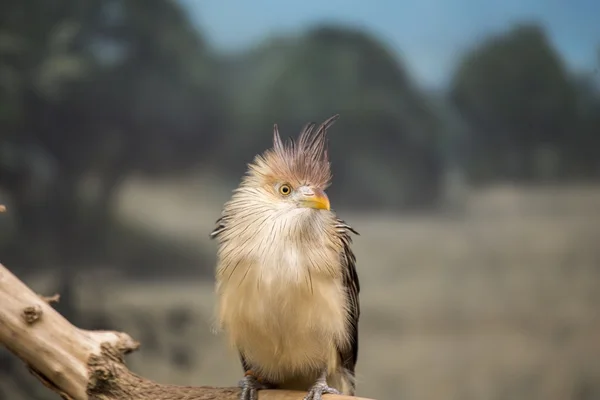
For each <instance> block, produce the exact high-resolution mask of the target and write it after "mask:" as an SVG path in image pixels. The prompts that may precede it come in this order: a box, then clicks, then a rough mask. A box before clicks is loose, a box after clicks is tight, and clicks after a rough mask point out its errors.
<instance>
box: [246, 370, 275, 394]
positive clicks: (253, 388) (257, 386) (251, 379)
mask: <svg viewBox="0 0 600 400" xmlns="http://www.w3.org/2000/svg"><path fill="white" fill-rule="evenodd" d="M238 387H239V388H241V389H242V391H241V392H240V400H258V391H259V390H263V389H271V385H269V384H268V383H266V382H263V381H262V380H261V379H260V378H258V377H256V376H254V374H253V373H252V371H248V372H246V375H245V376H244V379H242V380H241V381H239V382H238Z"/></svg>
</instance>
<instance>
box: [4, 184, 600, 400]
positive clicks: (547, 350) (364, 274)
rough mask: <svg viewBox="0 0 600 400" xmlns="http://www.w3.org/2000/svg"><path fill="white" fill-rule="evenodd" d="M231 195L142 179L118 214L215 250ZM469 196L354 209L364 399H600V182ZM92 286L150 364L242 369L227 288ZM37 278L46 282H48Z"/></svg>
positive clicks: (214, 373) (180, 376)
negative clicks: (225, 329) (446, 209)
mask: <svg viewBox="0 0 600 400" xmlns="http://www.w3.org/2000/svg"><path fill="white" fill-rule="evenodd" d="M206 187H211V192H210V193H207V192H206V189H203V188H206ZM228 190H229V189H227V188H222V187H219V186H215V185H210V186H209V185H203V183H202V182H197V183H196V184H194V185H191V184H189V183H185V184H182V183H169V184H161V185H158V184H149V183H143V182H135V183H131V184H129V185H128V186H127V187H126V188H125V190H124V191H123V193H122V196H121V201H120V205H119V212H120V213H121V215H122V216H123V217H124V218H127V220H128V221H130V222H131V223H132V224H139V225H144V226H147V227H149V228H151V229H152V230H154V231H155V232H156V233H157V234H160V235H167V236H169V237H171V238H173V239H175V240H178V241H181V243H183V244H184V245H185V246H188V247H192V248H195V249H197V251H198V252H199V253H202V254H206V253H208V254H211V253H214V251H215V244H214V243H212V242H210V241H209V240H208V237H207V233H208V232H209V231H210V229H211V228H212V224H213V222H214V220H215V219H216V217H217V216H218V215H219V212H220V204H221V203H222V201H224V200H225V199H226V198H227V196H228V194H229V193H228ZM465 201H466V206H465V210H464V214H461V215H444V214H438V215H419V216H399V215H389V214H388V215H384V214H373V213H369V214H367V213H350V212H344V211H343V210H340V211H339V214H340V215H341V216H342V217H343V218H344V219H345V220H346V221H347V222H349V223H350V224H352V225H353V226H354V227H355V228H356V229H357V230H359V231H360V233H361V236H359V237H357V238H356V239H355V249H356V254H357V258H358V268H359V275H360V278H361V280H362V292H361V303H362V319H361V324H360V354H359V363H358V368H357V374H358V394H359V395H362V396H365V397H371V398H375V399H379V400H384V399H402V400H442V399H443V400H534V399H539V400H596V399H600V187H564V188H535V189H522V188H513V187H510V186H504V187H495V188H493V189H487V190H481V191H477V192H474V193H471V194H469V195H468V196H467V198H466V199H465ZM334 206H335V204H334ZM212 267H213V266H212V265H209V266H198V268H208V269H211V268H212ZM165 268H169V265H165ZM107 279H108V278H107ZM80 280H81V285H80V293H79V296H80V301H79V303H80V304H81V307H82V309H83V310H87V311H89V312H102V311H105V312H106V313H107V315H108V318H109V319H108V321H109V322H110V325H111V327H112V328H116V329H120V330H125V331H127V332H129V333H131V334H132V335H133V336H134V337H136V338H137V339H139V340H141V341H142V348H141V350H140V352H138V353H137V354H134V355H132V356H131V357H130V358H129V365H130V366H131V368H132V369H133V370H135V371H136V372H138V373H140V374H143V375H146V376H148V377H151V378H154V379H156V380H158V381H161V382H172V383H178V384H194V385H202V384H204V385H233V384H235V382H237V380H238V379H239V377H240V376H241V372H242V371H241V369H240V366H239V363H238V359H237V355H236V354H235V353H234V352H232V351H230V350H228V349H227V348H226V347H225V346H224V344H223V342H222V340H221V338H220V337H219V336H217V335H215V334H213V333H212V332H211V324H212V308H213V304H214V298H213V294H212V282H210V281H191V280H186V281H182V280H176V279H173V280H169V281H164V282H148V281H134V282H131V281H130V282H124V281H122V280H117V279H115V280H114V282H112V281H111V280H106V281H103V283H102V285H100V284H98V282H99V280H98V276H97V275H96V276H83V275H82V276H81V279H80ZM30 283H31V284H32V285H33V286H34V287H35V288H36V289H37V290H39V291H43V290H44V286H45V284H44V283H43V282H42V280H41V278H40V282H30ZM46 284H49V283H48V282H46ZM48 290H50V289H48ZM0 379H4V378H1V375H0ZM2 385H10V382H6V381H4V382H0V388H1V387H2ZM0 397H1V396H0ZM11 400H18V397H14V398H13V397H11Z"/></svg>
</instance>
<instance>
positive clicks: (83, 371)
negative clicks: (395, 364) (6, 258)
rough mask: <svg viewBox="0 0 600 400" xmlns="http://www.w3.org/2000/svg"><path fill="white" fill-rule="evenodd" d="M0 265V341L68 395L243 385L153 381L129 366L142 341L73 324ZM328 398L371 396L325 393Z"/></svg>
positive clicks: (216, 391) (217, 394)
mask: <svg viewBox="0 0 600 400" xmlns="http://www.w3.org/2000/svg"><path fill="white" fill-rule="evenodd" d="M57 300H58V298H57V296H52V297H43V296H40V295H37V294H36V293H34V292H33V291H32V290H31V289H30V288H28V287H27V286H26V285H25V284H24V283H23V282H21V281H20V280H19V279H18V278H17V277H16V276H15V275H13V274H12V273H11V272H10V271H9V270H8V269H6V268H5V267H4V266H3V265H2V264H0V344H3V345H4V346H6V347H7V348H8V350H10V351H11V352H12V353H14V354H15V355H16V356H17V357H19V358H20V359H21V360H23V361H24V362H25V364H26V365H27V366H28V367H29V369H30V371H31V372H32V373H33V374H34V375H35V376H36V377H37V378H38V379H39V380H40V381H42V383H43V384H44V385H46V386H47V387H48V388H50V389H51V390H53V391H55V392H57V393H59V394H60V395H61V397H62V398H63V399H65V400H88V399H89V400H117V399H119V400H124V399H129V400H184V399H185V400H211V399H214V400H217V399H218V400H237V397H238V393H239V389H237V388H218V387H207V386H203V387H193V386H175V385H166V384H159V383H156V382H152V381H150V380H148V379H145V378H142V377H140V376H138V375H136V374H134V373H132V372H131V371H129V370H128V369H127V367H126V366H125V363H124V355H125V354H127V353H129V352H131V351H134V350H136V349H137V348H138V347H139V343H138V342H136V341H135V340H133V339H132V338H131V337H130V336H129V335H128V334H126V333H121V332H112V331H87V330H83V329H79V328H77V327H75V326H73V325H72V324H71V323H70V322H69V321H67V320H66V319H65V318H64V317H63V316H62V315H60V314H59V313H58V312H56V311H55V310H54V309H53V308H52V307H51V306H50V303H52V302H54V301H57ZM304 395H305V393H303V392H296V391H284V390H261V391H259V399H260V400H301V399H302V398H303V396H304ZM324 397H325V399H328V400H368V399H360V398H358V397H351V396H336V395H326V396H324Z"/></svg>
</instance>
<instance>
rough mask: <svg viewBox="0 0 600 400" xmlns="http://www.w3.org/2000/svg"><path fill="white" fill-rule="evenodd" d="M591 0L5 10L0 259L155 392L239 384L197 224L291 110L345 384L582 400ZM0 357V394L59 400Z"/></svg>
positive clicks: (597, 113) (590, 257)
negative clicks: (313, 184)
mask: <svg viewBox="0 0 600 400" xmlns="http://www.w3.org/2000/svg"><path fill="white" fill-rule="evenodd" d="M598 16H600V3H595V2H592V1H591V0H574V1H572V2H568V3H567V2H565V1H559V0H550V1H542V0H530V1H504V2H491V1H480V2H474V1H470V0H451V1H439V0H438V1H434V0H422V1H416V0H408V1H404V2H396V1H393V0H387V1H386V0H379V1H372V2H368V1H360V0H328V1H326V2H325V1H317V0H305V1H302V2H277V1H268V0H253V1H245V2H242V1H237V2H236V1H225V0H180V1H166V0H144V1H132V0H130V1H126V0H43V1H42V0H28V1H22V0H1V1H0V203H3V204H5V205H6V206H7V208H8V212H6V213H4V214H2V215H0V256H1V259H0V261H1V262H2V263H3V264H5V265H6V266H7V267H8V268H9V269H11V270H12V271H13V272H14V273H16V274H17V275H18V276H19V277H20V278H21V279H22V280H24V281H25V282H26V283H27V284H28V285H30V286H31V287H32V288H33V289H34V290H36V291H37V292H39V293H43V294H46V295H51V294H53V293H56V292H58V293H60V294H61V301H60V303H59V304H57V305H56V307H57V309H58V310H59V311H60V312H61V313H63V314H64V315H65V316H67V317H68V318H69V319H70V320H71V321H72V322H74V323H75V324H76V325H78V326H81V327H84V328H89V329H117V330H122V331H127V332H128V333H130V334H131V335H132V336H133V337H134V338H136V339H138V340H140V341H141V342H142V348H141V350H140V351H139V352H137V353H135V354H133V355H131V356H130V357H128V363H129V366H130V367H131V368H132V369H133V370H134V371H135V372H137V373H139V374H142V375H145V376H147V377H149V378H152V379H155V380H157V381H160V382H170V383H176V384H187V385H226V386H232V385H235V384H236V382H237V381H238V379H239V378H240V377H241V376H242V369H241V367H240V365H239V361H238V358H237V355H236V354H235V353H232V352H231V351H229V350H227V348H226V346H225V345H224V343H223V340H222V338H221V337H219V336H216V335H214V334H213V333H212V332H211V329H212V324H213V314H212V312H213V304H214V297H213V288H212V285H213V268H214V264H215V252H216V244H215V243H214V242H211V241H209V239H208V234H209V232H210V231H211V229H212V228H213V226H214V222H215V220H216V219H217V218H218V217H219V215H220V211H221V206H222V204H223V202H224V201H226V200H227V199H228V198H229V196H230V194H231V190H232V189H234V188H235V187H236V186H237V184H238V182H239V179H240V177H241V176H242V174H243V173H244V172H245V164H246V163H247V162H249V161H251V160H252V158H253V157H254V155H255V154H256V153H258V152H261V151H263V150H264V149H265V148H266V147H268V146H269V145H270V141H271V135H272V127H273V124H274V123H278V124H279V127H280V130H281V132H282V134H283V135H284V136H290V135H296V134H297V133H298V132H299V130H300V128H301V127H302V126H303V125H304V124H305V123H306V122H308V121H316V122H321V121H322V120H324V119H325V118H327V117H329V116H331V115H333V114H335V113H340V114H341V118H340V120H339V121H338V122H337V123H336V124H335V125H334V127H333V128H332V129H331V130H330V139H331V140H330V148H331V158H332V163H333V172H334V181H333V185H332V187H331V188H330V189H329V191H328V193H329V196H330V198H331V201H332V204H333V206H334V208H335V209H336V211H337V212H338V214H339V215H340V216H341V217H342V218H343V219H344V220H346V221H347V222H348V223H350V224H351V225H352V226H353V227H354V228H356V229H357V230H358V231H359V232H360V233H361V236H359V237H357V238H356V239H355V246H354V248H355V251H356V254H357V258H358V271H359V275H360V278H361V281H362V293H361V302H362V318H361V322H360V334H361V337H360V354H359V361H358V366H357V380H358V392H357V394H358V395H361V396H365V397H371V398H375V399H378V400H383V399H403V400H417V399H423V400H441V399H444V400H454V399H456V400H471V399H472V400H520V399H523V400H525V399H526V400H534V399H540V400H541V399H544V400H595V399H600V313H599V310H600V246H599V245H600V185H599V183H600V182H599V181H600V179H599V178H600V157H599V156H598V152H599V150H600V71H599V66H600V24H599V23H598ZM57 398H58V397H57V396H53V395H52V394H50V393H49V392H48V391H47V390H46V389H45V388H44V387H43V386H42V385H41V384H38V383H36V382H35V380H34V379H33V378H32V377H31V376H30V375H29V373H28V372H27V370H26V368H25V367H24V366H23V365H22V364H21V362H20V361H18V360H17V359H16V358H15V357H13V356H12V355H10V354H9V353H8V352H6V351H4V350H0V399H7V400H8V399H10V400H42V399H57Z"/></svg>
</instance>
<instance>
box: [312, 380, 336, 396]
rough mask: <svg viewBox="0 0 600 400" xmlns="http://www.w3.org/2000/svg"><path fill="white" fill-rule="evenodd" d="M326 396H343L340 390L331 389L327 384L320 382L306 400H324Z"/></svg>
mask: <svg viewBox="0 0 600 400" xmlns="http://www.w3.org/2000/svg"><path fill="white" fill-rule="evenodd" d="M324 394H341V393H340V391H339V390H337V389H334V388H332V387H329V386H328V385H327V382H325V381H324V380H319V381H317V383H315V384H314V385H313V386H312V387H311V388H310V389H309V390H308V394H307V395H306V396H305V397H304V400H322V399H323V395H324Z"/></svg>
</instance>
